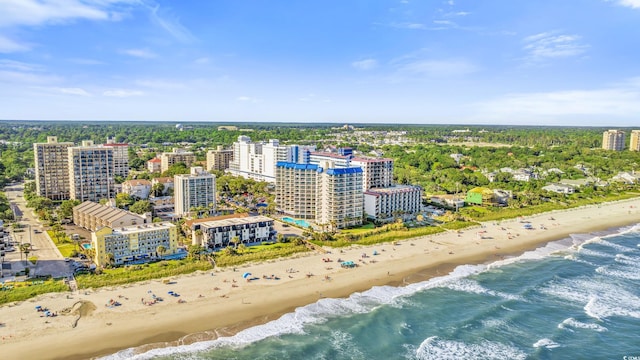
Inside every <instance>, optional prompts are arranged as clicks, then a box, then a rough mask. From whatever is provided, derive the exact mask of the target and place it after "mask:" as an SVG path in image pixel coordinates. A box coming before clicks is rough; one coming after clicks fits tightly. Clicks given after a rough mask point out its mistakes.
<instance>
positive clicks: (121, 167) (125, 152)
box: [104, 138, 129, 178]
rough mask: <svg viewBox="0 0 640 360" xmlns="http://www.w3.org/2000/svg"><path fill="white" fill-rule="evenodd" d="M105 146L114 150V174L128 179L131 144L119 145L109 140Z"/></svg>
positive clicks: (111, 139)
mask: <svg viewBox="0 0 640 360" xmlns="http://www.w3.org/2000/svg"><path fill="white" fill-rule="evenodd" d="M104 146H106V147H110V148H112V149H113V174H114V175H116V176H122V177H123V178H126V177H127V176H128V175H129V144H118V143H116V142H115V140H114V139H113V138H108V139H107V143H106V144H104Z"/></svg>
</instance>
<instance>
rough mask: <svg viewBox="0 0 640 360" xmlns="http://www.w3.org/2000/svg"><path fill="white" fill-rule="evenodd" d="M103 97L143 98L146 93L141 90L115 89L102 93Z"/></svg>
mask: <svg viewBox="0 0 640 360" xmlns="http://www.w3.org/2000/svg"><path fill="white" fill-rule="evenodd" d="M102 95H104V96H111V97H121V98H125V97H132V96H142V95H144V93H143V92H142V91H139V90H126V89H114V90H106V91H105V92H103V93H102Z"/></svg>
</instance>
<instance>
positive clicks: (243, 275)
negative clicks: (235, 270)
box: [242, 272, 251, 279]
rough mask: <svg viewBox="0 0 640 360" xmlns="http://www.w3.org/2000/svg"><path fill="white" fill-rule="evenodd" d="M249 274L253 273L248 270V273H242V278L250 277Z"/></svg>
mask: <svg viewBox="0 0 640 360" xmlns="http://www.w3.org/2000/svg"><path fill="white" fill-rule="evenodd" d="M249 276H251V273H248V272H246V273H244V274H242V278H243V279H246V278H248V277H249Z"/></svg>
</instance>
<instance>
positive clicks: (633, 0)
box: [618, 0, 640, 9]
mask: <svg viewBox="0 0 640 360" xmlns="http://www.w3.org/2000/svg"><path fill="white" fill-rule="evenodd" d="M618 4H620V5H622V6H627V7H630V8H633V9H640V0H618Z"/></svg>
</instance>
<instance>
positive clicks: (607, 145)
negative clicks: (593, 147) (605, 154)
mask: <svg viewBox="0 0 640 360" xmlns="http://www.w3.org/2000/svg"><path fill="white" fill-rule="evenodd" d="M624 142H625V136H624V131H622V130H607V131H605V132H604V133H602V148H603V149H605V150H614V151H622V150H624Z"/></svg>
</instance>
